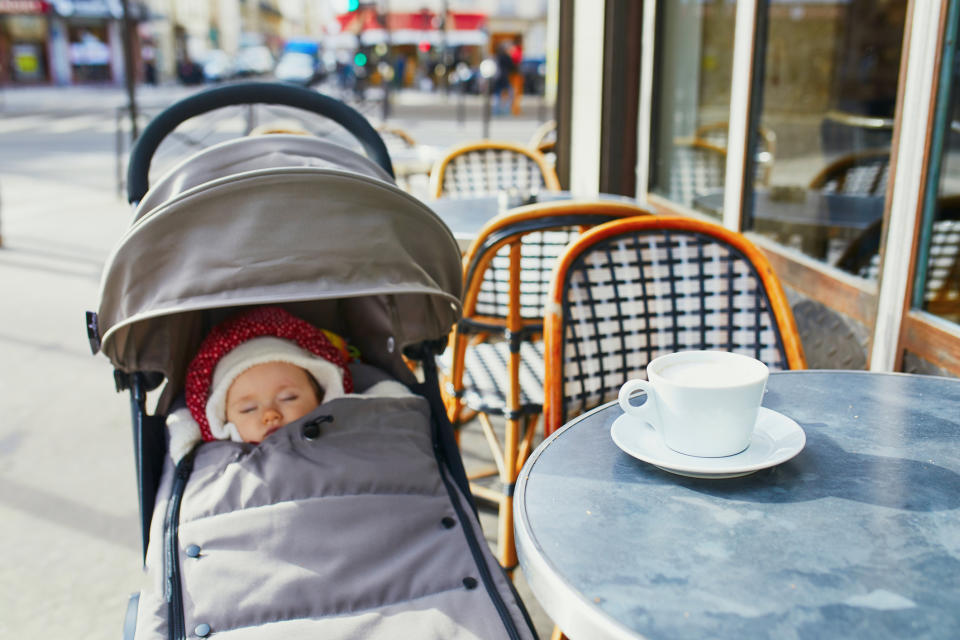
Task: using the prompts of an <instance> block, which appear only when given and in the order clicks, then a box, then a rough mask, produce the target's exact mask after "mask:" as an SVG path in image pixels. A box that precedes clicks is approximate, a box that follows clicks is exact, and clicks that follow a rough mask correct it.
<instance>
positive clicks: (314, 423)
mask: <svg viewBox="0 0 960 640" xmlns="http://www.w3.org/2000/svg"><path fill="white" fill-rule="evenodd" d="M324 422H333V416H319V417H317V418H314V419H313V420H311V421H310V422H308V423H306V424H305V425H303V437H304V438H306V439H307V440H316V439H317V438H319V437H320V425H321V424H323V423H324Z"/></svg>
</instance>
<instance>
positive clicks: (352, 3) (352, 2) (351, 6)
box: [347, 0, 360, 11]
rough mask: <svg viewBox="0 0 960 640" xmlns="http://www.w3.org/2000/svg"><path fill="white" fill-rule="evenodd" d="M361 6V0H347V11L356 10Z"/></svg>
mask: <svg viewBox="0 0 960 640" xmlns="http://www.w3.org/2000/svg"><path fill="white" fill-rule="evenodd" d="M359 8H360V0H347V11H356V10H357V9H359Z"/></svg>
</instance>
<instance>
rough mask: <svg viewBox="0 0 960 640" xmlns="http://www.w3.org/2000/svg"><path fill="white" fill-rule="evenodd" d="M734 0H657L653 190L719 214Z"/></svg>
mask: <svg viewBox="0 0 960 640" xmlns="http://www.w3.org/2000/svg"><path fill="white" fill-rule="evenodd" d="M736 10H737V3H736V2H731V1H730V0H710V1H708V2H704V1H703V0H670V1H669V2H660V3H659V4H658V5H657V37H656V42H657V52H656V57H655V66H656V73H655V78H654V90H653V95H654V103H655V104H654V115H653V126H652V128H651V130H652V136H653V141H652V145H653V147H652V149H651V166H650V190H651V191H652V192H654V193H657V194H660V195H663V196H666V197H668V198H670V199H671V200H674V201H676V202H679V203H681V204H683V205H685V206H688V207H693V208H696V209H699V210H701V211H704V212H707V213H713V214H715V215H719V206H718V204H717V202H722V201H723V193H722V189H723V178H724V170H725V165H726V140H727V120H728V116H729V112H730V78H731V75H732V74H731V69H732V62H733V31H734V17H735V14H736Z"/></svg>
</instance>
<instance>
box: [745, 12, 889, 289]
mask: <svg viewBox="0 0 960 640" xmlns="http://www.w3.org/2000/svg"><path fill="white" fill-rule="evenodd" d="M906 8H907V0H843V1H841V0H837V1H835V2H813V1H810V2H800V1H797V2H786V1H777V0H771V2H767V3H762V4H761V9H760V12H761V14H760V16H759V19H758V43H759V44H760V49H759V51H758V54H757V55H758V67H757V71H758V77H757V83H756V87H757V91H756V93H755V96H754V98H755V101H756V102H755V104H757V105H758V107H759V109H758V113H757V117H756V118H755V125H754V126H753V127H752V130H753V131H755V135H754V136H752V139H755V141H756V142H755V144H756V145H757V146H755V147H754V150H753V153H751V154H748V155H749V156H750V159H752V160H754V162H755V164H756V166H755V167H754V168H753V169H752V171H753V172H754V173H753V175H754V176H755V178H756V179H755V180H754V181H753V182H752V186H751V193H749V194H748V195H747V198H746V202H747V203H748V207H747V214H748V215H746V216H745V220H744V228H745V229H749V230H752V231H754V232H756V233H758V234H762V235H765V236H767V237H770V238H771V239H773V240H775V241H777V242H779V243H781V244H784V245H787V246H789V247H792V248H795V249H798V250H800V251H801V252H803V253H804V254H806V255H808V256H811V257H813V258H816V259H817V260H820V261H822V262H824V263H826V264H829V265H833V266H835V267H838V268H840V269H842V270H844V271H847V272H849V273H852V274H854V275H858V276H860V277H863V278H867V279H872V280H876V278H877V275H878V273H879V264H880V259H879V251H880V238H881V226H882V218H883V211H884V200H885V196H886V193H887V183H888V179H889V167H890V147H891V141H892V134H893V121H894V110H895V108H896V97H897V83H898V77H899V70H900V55H901V47H902V43H903V34H904V25H905V20H906ZM767 139H769V140H775V141H776V146H775V148H774V149H772V150H768V151H769V152H768V153H767V154H766V155H763V151H764V150H763V149H762V148H760V146H759V145H761V144H763V141H764V140H767ZM761 161H762V162H761ZM748 167H749V165H748Z"/></svg>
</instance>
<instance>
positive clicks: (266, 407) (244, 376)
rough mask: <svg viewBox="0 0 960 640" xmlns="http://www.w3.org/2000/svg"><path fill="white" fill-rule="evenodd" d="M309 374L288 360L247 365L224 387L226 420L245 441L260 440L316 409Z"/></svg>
mask: <svg viewBox="0 0 960 640" xmlns="http://www.w3.org/2000/svg"><path fill="white" fill-rule="evenodd" d="M317 395H318V394H317V391H316V387H315V386H314V383H313V382H312V381H311V379H310V374H308V373H307V372H306V370H304V369H301V368H300V367H298V366H296V365H293V364H290V363H289V362H266V363H264V364H258V365H255V366H253V367H250V368H249V369H247V370H246V371H244V372H243V373H241V374H240V375H239V376H237V377H236V379H235V380H234V381H233V384H231V385H230V388H229V389H227V421H228V422H232V423H233V424H235V425H236V426H237V431H238V432H239V433H240V437H241V438H243V440H244V442H253V443H259V442H262V441H263V439H264V438H266V437H267V436H269V435H270V434H271V433H273V432H274V431H276V430H277V429H279V428H280V427H282V426H284V425H286V424H289V423H291V422H293V421H294V420H297V419H298V418H302V417H303V416H305V415H307V414H308V413H310V412H311V411H313V410H314V409H316V408H317V406H319V404H320V399H319V398H318V397H317Z"/></svg>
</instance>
